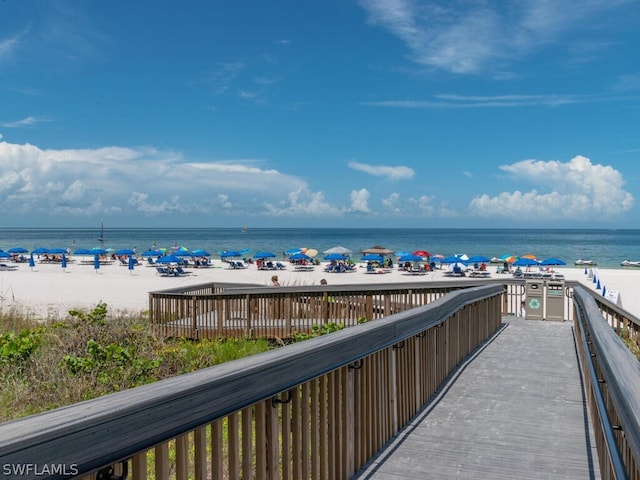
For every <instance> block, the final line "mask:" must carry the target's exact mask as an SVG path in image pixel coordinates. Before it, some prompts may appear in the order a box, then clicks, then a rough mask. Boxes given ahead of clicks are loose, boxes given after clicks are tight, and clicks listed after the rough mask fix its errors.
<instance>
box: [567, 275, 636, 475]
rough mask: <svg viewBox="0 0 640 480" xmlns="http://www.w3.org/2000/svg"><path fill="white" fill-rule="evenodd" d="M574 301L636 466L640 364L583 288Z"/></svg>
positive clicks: (575, 290)
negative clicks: (580, 309) (582, 317)
mask: <svg viewBox="0 0 640 480" xmlns="http://www.w3.org/2000/svg"><path fill="white" fill-rule="evenodd" d="M574 300H575V301H576V302H577V303H578V305H579V306H580V307H581V308H582V310H583V312H584V321H585V323H586V326H587V329H588V332H589V342H590V345H591V350H592V351H593V352H595V355H596V357H597V359H598V365H599V367H600V371H601V373H602V375H603V377H604V378H602V379H596V382H599V381H604V382H606V385H607V389H608V390H609V392H611V395H610V396H611V401H612V402H613V403H614V407H615V411H616V415H617V416H618V417H619V418H620V421H621V422H620V423H621V424H622V425H623V426H624V435H625V439H626V441H627V443H628V445H629V448H630V450H631V452H632V455H633V457H634V459H635V460H636V463H638V462H640V363H639V362H638V360H637V359H636V357H635V356H634V355H633V354H632V353H631V352H630V351H629V349H628V348H627V346H626V345H625V344H624V343H623V342H622V340H621V339H620V337H619V336H618V335H617V334H616V332H615V331H614V330H613V329H612V328H611V326H610V325H608V324H607V322H604V321H603V318H602V314H601V313H600V310H599V308H598V305H597V304H596V301H595V299H594V298H593V296H592V295H591V294H590V293H589V292H587V291H585V290H584V289H583V288H580V287H578V288H575V289H574ZM597 384H598V383H596V385H597Z"/></svg>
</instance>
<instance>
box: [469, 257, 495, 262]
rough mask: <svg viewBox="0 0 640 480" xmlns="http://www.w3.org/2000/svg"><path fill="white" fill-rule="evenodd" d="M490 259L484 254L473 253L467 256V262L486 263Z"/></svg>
mask: <svg viewBox="0 0 640 480" xmlns="http://www.w3.org/2000/svg"><path fill="white" fill-rule="evenodd" d="M490 261H491V259H490V258H489V257H485V256H484V255H474V256H473V257H470V258H469V263H486V262H490Z"/></svg>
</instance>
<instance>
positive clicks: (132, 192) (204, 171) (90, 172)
mask: <svg viewBox="0 0 640 480" xmlns="http://www.w3.org/2000/svg"><path fill="white" fill-rule="evenodd" d="M260 163H264V162H262V161H258V160H236V161H229V160H227V161H221V162H214V161H211V162H184V160H183V158H182V155H180V154H177V153H175V152H160V151H157V150H154V149H150V148H125V147H116V146H112V147H104V148H97V149H65V150H53V149H49V150H47V149H40V148H38V147H37V146H34V145H30V144H24V145H19V144H11V143H8V142H0V207H2V209H3V211H5V212H12V213H16V214H17V213H18V212H20V214H21V215H24V214H41V215H45V214H47V215H51V214H61V215H62V214H64V215H69V216H74V215H77V216H85V215H88V214H101V213H102V214H108V213H112V212H120V211H124V212H127V214H134V215H135V214H136V213H140V214H144V215H160V214H163V213H176V212H179V213H182V214H184V213H217V212H221V211H229V210H230V209H231V208H232V207H233V208H234V210H235V209H236V208H237V209H244V210H245V211H248V212H252V213H256V214H259V213H260V208H263V207H262V205H263V204H264V203H265V202H273V201H279V199H281V198H285V197H286V192H287V191H288V190H289V189H293V190H294V191H302V190H304V189H305V188H306V182H305V181H304V180H302V179H300V178H298V177H295V176H292V175H287V174H283V173H281V172H278V171H277V170H274V169H264V168H260V167H259V166H258V165H259V164H260ZM285 186H286V188H284V187H285ZM230 195H233V196H234V199H235V200H234V202H233V203H232V202H231V201H230ZM320 195H321V194H320ZM314 202H315V203H314ZM321 203H322V202H321V201H320V200H319V198H318V197H317V196H316V197H315V199H314V200H312V201H311V205H310V211H313V207H314V206H317V205H319V204H321ZM325 203H326V202H325ZM297 208H298V209H302V207H301V205H300V204H298V205H297ZM323 209H325V210H326V207H323V208H321V209H320V210H323Z"/></svg>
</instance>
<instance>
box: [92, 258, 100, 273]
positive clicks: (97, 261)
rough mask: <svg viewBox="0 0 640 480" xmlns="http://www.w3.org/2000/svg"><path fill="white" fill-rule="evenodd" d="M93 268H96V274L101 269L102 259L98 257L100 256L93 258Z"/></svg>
mask: <svg viewBox="0 0 640 480" xmlns="http://www.w3.org/2000/svg"><path fill="white" fill-rule="evenodd" d="M93 268H95V269H96V273H98V269H99V268H100V257H98V255H96V256H95V257H93Z"/></svg>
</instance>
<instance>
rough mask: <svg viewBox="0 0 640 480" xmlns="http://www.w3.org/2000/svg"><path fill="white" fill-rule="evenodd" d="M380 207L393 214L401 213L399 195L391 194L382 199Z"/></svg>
mask: <svg viewBox="0 0 640 480" xmlns="http://www.w3.org/2000/svg"><path fill="white" fill-rule="evenodd" d="M382 205H384V206H385V207H386V208H387V209H389V210H390V211H391V212H393V213H400V212H401V211H402V207H401V205H400V194H399V193H392V194H391V195H389V196H388V197H387V198H383V199H382Z"/></svg>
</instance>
